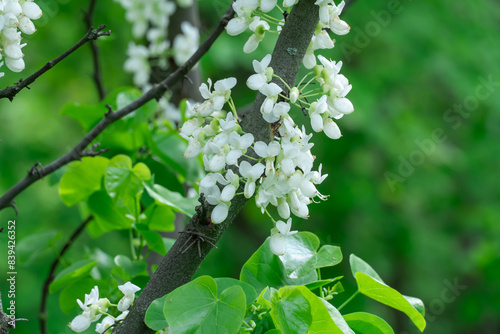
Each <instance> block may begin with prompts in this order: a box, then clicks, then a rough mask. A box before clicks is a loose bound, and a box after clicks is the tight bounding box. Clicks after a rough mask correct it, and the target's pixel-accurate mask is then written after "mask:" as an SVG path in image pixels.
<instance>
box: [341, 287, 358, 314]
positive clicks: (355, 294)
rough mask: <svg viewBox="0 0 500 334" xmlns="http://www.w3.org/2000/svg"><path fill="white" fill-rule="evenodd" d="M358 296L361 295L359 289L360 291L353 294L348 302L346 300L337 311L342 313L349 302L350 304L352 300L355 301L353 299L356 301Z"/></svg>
mask: <svg viewBox="0 0 500 334" xmlns="http://www.w3.org/2000/svg"><path fill="white" fill-rule="evenodd" d="M357 295H359V289H358V290H356V292H355V293H353V294H352V296H351V297H349V299H347V300H346V301H345V302H344V303H343V304H342V305H340V306H339V307H338V308H337V310H339V311H340V310H341V309H343V308H344V306H346V305H347V304H349V302H350V301H351V300H353V299H354V298H355V297H356V296H357Z"/></svg>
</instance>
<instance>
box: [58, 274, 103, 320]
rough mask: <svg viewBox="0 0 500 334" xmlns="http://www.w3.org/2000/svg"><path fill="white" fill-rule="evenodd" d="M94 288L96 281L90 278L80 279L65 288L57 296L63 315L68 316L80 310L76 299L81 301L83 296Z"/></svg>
mask: <svg viewBox="0 0 500 334" xmlns="http://www.w3.org/2000/svg"><path fill="white" fill-rule="evenodd" d="M94 286H96V281H95V280H94V279H93V278H92V277H87V278H83V279H80V280H78V281H76V282H74V283H72V284H70V285H68V286H67V287H65V288H64V289H63V290H62V291H61V293H60V294H59V305H60V306H61V310H62V311H63V312H64V313H65V314H70V313H72V312H74V311H75V310H76V309H80V307H79V306H78V303H77V302H76V300H77V299H80V300H82V301H83V297H84V296H85V294H88V293H89V292H90V290H92V288H93V287H94Z"/></svg>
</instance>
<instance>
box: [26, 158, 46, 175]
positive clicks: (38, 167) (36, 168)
mask: <svg viewBox="0 0 500 334" xmlns="http://www.w3.org/2000/svg"><path fill="white" fill-rule="evenodd" d="M28 174H29V175H38V177H39V178H40V179H43V175H44V170H43V166H42V164H41V163H40V161H38V162H37V163H35V164H34V165H33V167H31V169H30V170H29V171H28Z"/></svg>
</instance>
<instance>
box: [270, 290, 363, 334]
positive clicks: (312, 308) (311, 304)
mask: <svg viewBox="0 0 500 334" xmlns="http://www.w3.org/2000/svg"><path fill="white" fill-rule="evenodd" d="M271 302H272V308H271V312H270V313H271V317H272V319H273V321H274V324H275V326H276V329H279V330H280V331H281V332H282V333H283V334H288V333H294V334H295V333H310V334H313V333H332V334H333V333H338V334H343V333H344V332H343V331H342V330H341V329H340V328H339V327H338V326H337V325H336V324H335V322H334V321H333V320H332V317H331V316H330V314H329V313H328V310H327V308H326V306H325V305H324V304H323V302H322V301H321V299H320V298H318V296H316V295H315V294H313V293H312V292H311V291H309V289H307V288H306V287H304V286H287V287H284V288H281V289H280V290H279V291H278V294H277V295H276V296H275V297H274V298H272V300H271ZM353 334H354V333H353Z"/></svg>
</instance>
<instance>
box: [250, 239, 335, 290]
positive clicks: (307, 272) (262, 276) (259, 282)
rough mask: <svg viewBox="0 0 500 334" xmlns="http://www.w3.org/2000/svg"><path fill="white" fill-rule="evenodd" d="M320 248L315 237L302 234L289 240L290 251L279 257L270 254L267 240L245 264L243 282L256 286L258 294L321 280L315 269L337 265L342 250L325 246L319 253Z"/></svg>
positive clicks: (288, 249) (288, 247)
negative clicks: (267, 288)
mask: <svg viewBox="0 0 500 334" xmlns="http://www.w3.org/2000/svg"><path fill="white" fill-rule="evenodd" d="M318 247H319V239H318V237H317V236H316V235H314V234H313V233H310V232H299V233H296V234H293V235H291V236H290V237H289V239H287V252H286V253H285V255H284V256H282V257H280V258H278V257H276V256H275V255H274V254H273V253H272V252H271V249H270V248H269V239H267V240H266V241H265V242H264V244H262V246H260V248H259V249H258V250H257V251H256V252H255V253H254V254H253V255H252V256H251V257H250V259H249V260H248V261H247V262H246V263H245V265H244V266H243V268H242V269H241V274H240V279H241V280H242V281H243V282H247V283H249V284H251V285H253V286H254V287H255V289H256V290H257V291H259V292H260V291H262V290H263V289H264V288H265V287H266V286H269V287H273V288H275V289H278V288H281V287H284V286H286V285H306V284H312V283H315V282H317V279H318V274H317V271H316V269H318V268H323V267H329V266H334V265H336V264H338V263H340V261H342V253H341V252H340V248H339V247H335V246H330V245H325V246H323V247H321V249H320V250H319V251H318V250H317V249H318ZM331 282H333V280H332V281H331ZM321 284H322V283H320V285H321Z"/></svg>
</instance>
